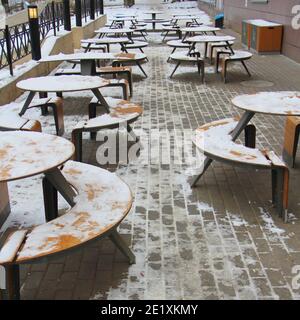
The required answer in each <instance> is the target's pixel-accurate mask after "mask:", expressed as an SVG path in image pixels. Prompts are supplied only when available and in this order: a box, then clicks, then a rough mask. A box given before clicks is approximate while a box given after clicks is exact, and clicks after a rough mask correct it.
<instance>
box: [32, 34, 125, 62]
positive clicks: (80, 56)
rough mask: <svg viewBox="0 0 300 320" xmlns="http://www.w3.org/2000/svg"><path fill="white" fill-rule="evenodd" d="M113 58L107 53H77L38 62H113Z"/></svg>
mask: <svg viewBox="0 0 300 320" xmlns="http://www.w3.org/2000/svg"><path fill="white" fill-rule="evenodd" d="M127 40H128V39H127ZM113 59H114V56H113V54H112V53H109V52H93V51H92V52H77V53H70V54H64V53H60V54H55V55H53V56H48V57H46V58H42V59H41V60H39V61H38V62H58V61H70V60H113Z"/></svg>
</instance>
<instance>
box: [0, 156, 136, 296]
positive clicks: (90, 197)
mask: <svg viewBox="0 0 300 320" xmlns="http://www.w3.org/2000/svg"><path fill="white" fill-rule="evenodd" d="M62 173H63V175H64V176H65V178H66V179H67V181H68V182H69V183H70V184H71V185H72V186H73V187H74V189H75V190H76V193H77V196H76V201H75V202H76V204H75V206H74V207H72V208H71V209H70V210H69V211H68V212H67V213H65V214H63V215H62V216H60V217H57V218H55V219H54V220H51V221H49V222H47V223H45V224H42V225H39V226H36V227H33V228H32V229H31V230H18V231H15V232H12V233H10V234H9V235H8V237H7V239H6V240H5V241H4V244H3V245H2V248H1V250H0V265H2V266H4V267H5V269H6V277H7V279H8V281H7V283H8V284H10V283H11V281H12V280H13V281H15V283H14V285H13V286H11V287H10V288H8V290H9V291H10V297H11V298H18V297H19V289H18V285H16V284H18V265H19V264H23V263H32V262H38V261H41V260H43V259H48V258H51V257H56V256H58V255H60V254H62V253H65V252H70V251H71V250H76V249H78V248H80V247H82V246H83V245H86V244H88V243H90V242H91V241H94V240H97V239H100V238H102V237H104V236H109V237H110V238H111V240H112V241H113V242H114V243H115V244H116V246H117V247H118V248H119V249H120V250H121V251H122V252H123V253H124V254H125V255H126V256H127V258H128V259H129V262H130V263H134V262H135V257H134V254H133V253H132V252H131V251H130V249H129V248H128V247H127V245H126V244H125V243H124V242H123V240H122V238H121V236H120V235H119V234H118V232H117V230H116V228H117V227H118V226H119V224H120V223H121V222H122V220H123V219H124V218H125V217H126V216H127V214H128V213H129V211H130V208H131V206H132V201H133V200H132V194H131V191H130V189H129V187H128V185H127V184H126V183H125V182H123V181H122V180H121V179H120V178H119V177H118V176H117V175H115V174H114V173H110V172H109V171H107V170H103V169H101V168H99V167H95V166H92V165H88V164H83V163H80V162H74V161H68V162H67V163H66V164H65V165H64V167H63V170H62ZM13 277H15V278H14V279H13Z"/></svg>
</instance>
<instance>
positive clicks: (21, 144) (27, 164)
mask: <svg viewBox="0 0 300 320" xmlns="http://www.w3.org/2000/svg"><path fill="white" fill-rule="evenodd" d="M73 153H74V145H73V144H72V143H71V142H70V141H68V140H66V139H64V138H61V137H58V136H54V135H49V134H43V133H36V132H26V131H11V132H9V131H8V132H2V133H1V134H0V181H1V182H8V181H13V180H18V179H24V178H27V177H31V176H34V175H37V174H40V173H43V172H46V171H48V170H52V169H54V168H56V167H59V166H60V165H62V164H63V163H65V162H66V161H67V160H69V159H70V158H71V157H72V155H73Z"/></svg>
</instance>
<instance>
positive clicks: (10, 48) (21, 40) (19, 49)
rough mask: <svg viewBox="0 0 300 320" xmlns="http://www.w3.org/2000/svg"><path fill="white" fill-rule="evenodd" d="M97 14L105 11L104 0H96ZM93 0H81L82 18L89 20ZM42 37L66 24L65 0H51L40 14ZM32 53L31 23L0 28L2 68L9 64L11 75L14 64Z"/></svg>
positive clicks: (0, 67)
mask: <svg viewBox="0 0 300 320" xmlns="http://www.w3.org/2000/svg"><path fill="white" fill-rule="evenodd" d="M94 1H95V2H94V7H95V8H94V12H95V16H99V15H100V14H101V13H102V11H103V6H101V5H103V1H102V0H94ZM90 3H91V1H90V0H81V9H82V10H81V19H82V21H85V22H87V21H88V18H89V17H90V15H91V5H90ZM39 25H40V39H41V41H43V40H44V39H45V37H46V36H47V35H48V34H49V32H50V31H53V34H54V35H56V33H57V32H58V31H59V30H60V29H61V28H62V27H63V25H64V4H63V2H51V3H49V4H47V6H46V7H45V8H44V10H43V11H42V12H41V13H40V16H39ZM30 53H31V41H30V30H29V23H28V22H26V23H22V24H19V25H15V26H12V27H8V26H6V27H5V29H0V69H2V68H4V67H7V66H9V68H10V73H11V75H12V74H13V68H12V65H13V63H14V62H16V61H18V60H20V59H22V58H23V57H25V56H27V55H28V54H30Z"/></svg>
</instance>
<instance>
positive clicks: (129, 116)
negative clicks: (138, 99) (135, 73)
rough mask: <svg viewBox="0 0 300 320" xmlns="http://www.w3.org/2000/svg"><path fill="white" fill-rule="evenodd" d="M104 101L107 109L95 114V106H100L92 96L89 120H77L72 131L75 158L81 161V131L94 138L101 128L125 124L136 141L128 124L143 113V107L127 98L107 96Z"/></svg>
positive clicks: (111, 127) (113, 127)
mask: <svg viewBox="0 0 300 320" xmlns="http://www.w3.org/2000/svg"><path fill="white" fill-rule="evenodd" d="M106 102H107V104H108V105H109V110H105V111H106V113H105V114H103V115H101V116H97V108H99V107H102V105H101V104H100V103H99V101H98V100H97V99H96V98H93V99H92V100H91V101H90V104H89V120H87V121H81V122H79V123H78V124H77V125H76V127H75V128H74V129H73V131H72V140H73V143H74V145H75V150H76V151H75V159H76V160H77V161H82V133H83V132H91V137H92V138H95V134H96V132H97V131H99V130H103V129H115V128H119V127H120V126H124V125H126V128H127V131H128V133H129V134H130V135H131V136H132V137H133V139H134V140H135V141H136V140H137V137H136V136H135V134H134V132H133V130H132V128H131V126H130V124H131V123H133V122H135V121H136V120H137V119H138V118H139V117H140V116H141V115H142V113H143V108H142V107H141V106H140V105H139V104H136V103H131V102H130V101H128V100H121V99H114V98H110V97H107V98H106Z"/></svg>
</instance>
